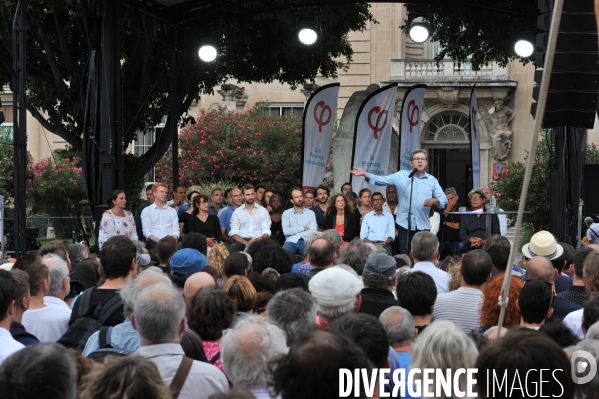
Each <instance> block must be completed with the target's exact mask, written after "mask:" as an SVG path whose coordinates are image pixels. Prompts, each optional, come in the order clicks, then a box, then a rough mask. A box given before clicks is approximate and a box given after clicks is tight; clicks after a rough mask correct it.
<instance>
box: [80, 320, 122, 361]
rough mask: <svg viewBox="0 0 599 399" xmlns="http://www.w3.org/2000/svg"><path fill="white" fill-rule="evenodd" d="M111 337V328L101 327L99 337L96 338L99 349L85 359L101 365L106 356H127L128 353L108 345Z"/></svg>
mask: <svg viewBox="0 0 599 399" xmlns="http://www.w3.org/2000/svg"><path fill="white" fill-rule="evenodd" d="M111 335H112V327H108V326H103V327H102V328H100V336H99V337H98V338H99V339H98V345H99V348H98V349H96V350H95V351H93V352H92V353H90V354H89V355H87V358H89V359H91V360H93V361H94V362H97V363H101V362H103V361H104V359H105V358H107V357H108V356H127V355H129V352H127V351H125V350H122V349H119V348H115V347H113V346H112V345H110V337H111Z"/></svg>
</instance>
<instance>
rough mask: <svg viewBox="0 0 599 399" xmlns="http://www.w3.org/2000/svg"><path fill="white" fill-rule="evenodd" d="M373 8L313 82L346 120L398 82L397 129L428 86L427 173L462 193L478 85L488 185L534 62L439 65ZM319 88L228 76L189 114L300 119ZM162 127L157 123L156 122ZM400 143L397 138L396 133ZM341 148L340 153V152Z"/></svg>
mask: <svg viewBox="0 0 599 399" xmlns="http://www.w3.org/2000/svg"><path fill="white" fill-rule="evenodd" d="M371 12H372V14H373V16H374V18H375V19H376V20H377V21H378V22H379V23H378V24H372V23H369V25H368V27H367V29H366V30H365V31H364V32H353V33H351V34H350V41H351V43H352V46H353V49H354V56H353V62H352V64H351V66H350V68H349V70H348V71H339V76H338V78H337V79H325V78H322V77H319V78H317V79H316V81H315V83H316V85H324V84H327V83H331V82H334V81H337V82H339V83H340V84H341V88H340V93H339V101H338V109H337V113H336V118H337V119H338V120H341V119H342V117H343V115H344V111H345V108H346V106H347V104H348V101H349V98H350V97H351V95H352V94H353V93H354V92H356V91H362V90H365V89H366V88H367V87H368V86H369V85H371V84H376V85H379V86H383V85H385V84H389V83H393V82H396V83H397V84H398V91H397V101H396V105H397V106H396V113H395V117H394V127H395V129H396V130H397V126H398V116H399V112H400V109H401V102H402V99H403V96H404V94H405V92H406V90H407V89H408V88H409V87H411V86H412V85H414V84H417V83H425V84H426V85H427V90H426V94H425V103H424V110H423V116H422V126H421V129H420V131H421V134H422V137H421V142H422V146H423V147H424V148H426V149H427V150H428V151H429V154H430V161H429V172H430V173H432V174H434V175H435V176H436V177H437V178H438V179H439V181H440V183H441V185H442V186H443V187H449V186H453V187H456V189H458V192H459V193H460V195H461V196H462V197H464V195H465V193H466V192H467V190H468V187H467V186H466V184H467V183H466V182H467V180H468V179H467V177H468V167H469V164H470V155H469V137H468V136H469V126H468V123H469V122H468V104H469V98H470V93H471V90H472V87H473V86H474V85H476V87H477V93H478V109H479V113H480V116H479V126H480V130H481V154H480V160H481V184H483V185H486V184H488V183H489V182H491V181H492V179H493V174H494V172H496V171H500V170H501V168H503V167H506V165H507V164H508V163H509V162H513V161H519V160H522V159H524V156H525V153H526V150H527V149H528V148H529V144H530V136H531V132H532V129H533V117H532V116H531V114H530V104H531V102H532V89H533V86H534V80H533V75H534V66H533V65H532V64H529V65H526V66H524V65H522V64H521V63H519V62H511V63H509V64H508V65H506V66H505V67H501V66H499V65H497V64H490V65H486V66H484V67H483V68H482V69H481V70H480V71H474V70H472V66H471V64H470V63H469V62H464V63H461V64H460V63H457V62H454V61H453V60H451V59H446V60H443V61H442V62H441V63H440V64H438V65H437V64H436V63H435V62H434V61H433V57H434V55H435V53H436V51H438V46H437V45H436V43H431V42H426V43H423V44H416V43H413V42H412V41H411V40H410V39H409V38H408V37H407V36H406V35H405V34H404V33H403V32H402V31H401V30H400V29H399V28H398V27H399V26H400V25H403V23H404V20H405V19H406V18H407V16H406V9H405V7H404V5H403V4H400V3H374V4H372V9H371ZM298 62H301V60H298ZM316 87H317V86H316ZM314 88H315V86H314V85H305V86H304V87H303V88H302V87H300V88H297V89H296V90H291V88H290V87H289V86H288V85H286V84H278V83H271V84H245V83H239V82H236V81H235V80H230V81H228V82H226V84H224V85H222V86H221V87H219V88H215V90H214V94H213V95H202V97H201V99H200V101H199V102H197V103H195V104H194V105H193V106H192V109H191V110H190V114H191V115H196V114H197V113H198V110H199V109H200V108H210V107H216V106H220V105H226V106H227V107H228V108H229V109H235V110H239V111H243V110H246V109H248V108H250V107H252V106H253V104H255V103H256V102H259V101H268V102H269V103H270V112H271V113H272V114H277V115H287V116H292V117H296V118H298V119H301V117H302V114H303V107H304V104H305V101H306V99H307V97H308V96H309V95H310V93H311V92H312V90H313V89H314ZM2 100H3V102H4V104H6V103H7V102H9V101H12V96H11V95H9V94H6V93H5V94H2ZM4 111H5V114H7V121H8V122H9V123H10V121H11V119H12V111H11V107H10V106H5V107H4ZM595 125H596V127H595V129H594V130H589V133H588V134H589V137H588V141H589V142H597V141H598V139H599V126H597V125H599V124H597V123H596V124H595ZM158 129H160V126H157V127H156V130H158ZM155 134H156V131H149V132H147V134H145V135H139V137H140V141H138V142H136V143H134V145H133V146H132V149H131V150H132V151H133V152H136V153H143V152H144V151H145V150H146V149H147V148H149V146H150V145H151V143H152V142H153V140H154V137H155ZM28 136H29V139H28V149H29V151H30V152H31V153H32V155H33V157H34V158H35V159H40V158H43V157H46V156H48V155H50V151H51V149H55V148H57V147H59V146H62V145H64V141H63V140H62V139H60V138H58V137H57V136H55V135H53V134H51V133H50V132H47V131H44V129H42V128H41V126H39V124H38V123H37V121H35V120H34V119H33V118H32V117H30V118H29V119H28ZM395 141H398V140H397V138H396V140H395ZM333 146H335V142H333ZM340 147H341V146H340ZM340 147H339V148H340ZM339 148H337V150H338V151H342V150H339ZM343 155H344V156H343V157H342V158H343V159H344V160H346V161H345V162H347V165H345V164H340V165H337V164H334V166H335V169H336V170H337V171H340V172H339V173H341V174H340V175H339V176H337V177H336V181H335V188H336V189H337V190H338V189H339V188H340V185H341V183H342V182H343V181H346V180H347V179H348V178H349V167H350V165H349V159H348V158H349V157H348V155H347V154H343ZM394 163H395V162H390V164H394ZM344 170H345V172H344ZM343 173H345V174H343ZM344 176H345V177H344ZM149 180H151V178H149Z"/></svg>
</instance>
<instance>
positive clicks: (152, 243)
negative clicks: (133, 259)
mask: <svg viewBox="0 0 599 399" xmlns="http://www.w3.org/2000/svg"><path fill="white" fill-rule="evenodd" d="M156 245H158V243H157V242H156V241H152V240H148V242H146V249H147V250H148V251H150V250H152V249H154V248H156Z"/></svg>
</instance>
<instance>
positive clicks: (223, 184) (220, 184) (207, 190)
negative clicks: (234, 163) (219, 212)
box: [187, 180, 237, 197]
mask: <svg viewBox="0 0 599 399" xmlns="http://www.w3.org/2000/svg"><path fill="white" fill-rule="evenodd" d="M231 187H237V184H235V183H233V182H232V181H226V180H219V181H215V182H204V183H203V184H202V185H193V186H191V187H188V188H187V192H188V193H189V192H190V191H193V190H197V191H199V192H201V193H202V194H206V195H207V196H209V197H210V195H211V194H212V190H214V189H215V188H220V189H221V190H223V192H224V191H225V190H226V189H228V188H231Z"/></svg>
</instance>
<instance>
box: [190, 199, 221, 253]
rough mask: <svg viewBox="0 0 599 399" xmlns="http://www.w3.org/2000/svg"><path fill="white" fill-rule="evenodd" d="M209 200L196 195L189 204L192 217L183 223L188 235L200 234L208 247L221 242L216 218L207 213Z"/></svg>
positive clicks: (218, 222)
mask: <svg viewBox="0 0 599 399" xmlns="http://www.w3.org/2000/svg"><path fill="white" fill-rule="evenodd" d="M208 206H209V199H208V196H207V195H205V194H199V195H196V196H195V197H194V198H193V201H192V203H191V209H193V211H192V215H193V216H194V217H191V218H188V219H187V220H186V221H185V226H186V227H184V230H187V232H188V233H202V234H204V235H205V236H206V241H207V243H208V246H209V247H212V245H214V244H217V243H218V242H219V241H222V240H223V232H222V230H221V229H220V221H219V220H218V217H216V216H214V215H211V214H209V213H208Z"/></svg>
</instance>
